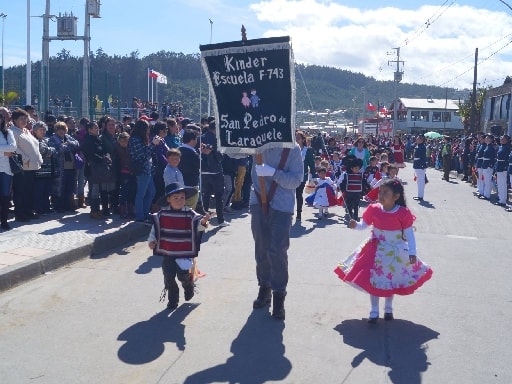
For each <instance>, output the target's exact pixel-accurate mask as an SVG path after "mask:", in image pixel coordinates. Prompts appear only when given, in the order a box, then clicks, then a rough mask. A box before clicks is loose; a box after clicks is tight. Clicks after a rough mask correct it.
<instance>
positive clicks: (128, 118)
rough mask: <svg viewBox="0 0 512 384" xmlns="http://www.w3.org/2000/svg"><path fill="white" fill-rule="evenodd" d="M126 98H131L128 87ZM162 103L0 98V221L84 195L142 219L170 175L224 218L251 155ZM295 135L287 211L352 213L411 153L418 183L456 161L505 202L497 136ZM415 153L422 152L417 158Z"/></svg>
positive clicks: (503, 148)
mask: <svg viewBox="0 0 512 384" xmlns="http://www.w3.org/2000/svg"><path fill="white" fill-rule="evenodd" d="M134 103H140V101H139V100H138V99H137V98H134ZM166 106H167V108H165V109H164V108H163V106H162V108H159V109H158V110H156V108H151V109H152V111H151V110H148V111H147V113H143V112H141V113H140V114H139V115H138V117H137V118H134V117H133V116H132V115H131V114H130V115H124V116H123V117H122V119H121V121H118V120H116V119H115V118H114V117H112V116H110V115H103V116H102V117H101V118H99V119H98V120H97V121H91V120H89V119H88V118H85V117H83V118H81V119H79V120H78V121H76V120H75V119H74V118H73V117H72V116H70V115H65V114H60V115H57V116H56V115H54V114H52V113H51V111H49V112H47V113H46V114H45V116H44V117H43V118H42V119H41V118H40V117H39V116H38V115H37V113H36V111H35V109H34V108H33V107H32V106H30V105H27V106H25V107H24V108H17V109H15V110H13V111H10V110H9V109H7V108H5V107H0V130H1V132H2V134H1V135H0V203H1V204H0V211H1V228H2V229H3V230H8V229H10V225H9V222H8V221H9V220H11V217H10V216H11V215H9V213H10V212H11V211H10V210H11V208H13V212H14V220H16V221H18V222H28V221H29V220H32V219H35V218H38V217H39V216H42V215H48V214H52V213H57V214H58V213H60V214H64V213H72V212H75V211H76V209H77V208H85V207H86V206H89V207H90V217H91V218H93V219H98V220H101V219H104V218H106V217H109V216H111V215H113V214H114V215H120V216H121V217H122V218H123V219H126V220H131V219H133V220H136V221H139V222H143V223H151V222H152V221H151V219H150V213H152V212H156V211H158V210H159V209H160V207H161V206H162V205H165V204H166V203H165V199H164V198H163V197H164V195H165V187H166V186H167V185H169V184H170V183H173V182H180V183H183V184H184V185H186V186H189V187H194V188H195V189H196V190H197V193H195V194H194V195H193V196H191V197H190V198H189V199H187V206H189V207H191V208H192V209H194V210H196V211H198V212H200V213H201V212H202V213H204V212H207V211H209V209H210V206H212V207H214V209H215V213H216V217H217V219H216V220H217V224H218V225H220V226H227V225H229V222H228V221H227V220H226V215H229V214H232V213H233V212H235V211H236V210H241V209H248V207H249V195H250V189H251V185H252V180H251V172H250V169H251V166H252V157H251V156H247V157H244V158H241V159H233V158H231V157H229V156H227V155H226V154H222V153H221V152H219V151H218V150H217V139H216V126H215V121H214V118H213V117H207V118H202V119H201V121H199V122H193V121H191V119H189V118H187V117H185V116H183V113H182V112H183V110H182V107H181V106H178V105H175V106H174V107H173V108H170V107H169V105H167V104H166ZM139 107H140V105H137V110H139ZM142 107H143V106H142ZM142 110H144V109H142ZM296 142H297V144H298V145H299V146H300V148H301V151H302V158H303V161H304V180H303V182H302V184H301V185H300V186H299V187H298V188H297V190H296V203H297V204H296V219H297V220H301V216H302V207H303V206H304V204H305V203H306V204H310V205H312V206H314V207H315V208H318V210H319V212H318V218H322V217H325V216H326V215H328V214H329V211H328V208H329V207H331V206H334V205H343V206H345V209H346V214H347V216H348V218H355V219H357V218H358V217H359V213H358V210H359V203H360V201H367V202H373V201H376V200H377V191H378V187H379V184H380V183H382V180H385V179H387V178H398V177H399V176H398V174H399V169H400V168H401V167H404V166H405V163H406V162H407V161H412V162H413V168H414V169H415V170H416V171H417V172H416V177H418V176H419V175H421V180H417V181H418V186H419V187H420V184H422V188H423V189H424V185H425V183H426V182H428V177H427V175H426V173H425V172H424V170H425V169H426V168H429V167H431V168H435V169H443V171H444V175H443V178H444V179H445V180H449V173H450V171H453V170H455V171H456V172H457V174H460V175H462V180H463V181H466V182H468V183H471V184H472V185H474V186H475V187H477V191H476V192H475V195H476V196H477V197H479V198H480V199H482V200H490V201H493V203H495V204H497V205H500V206H502V207H504V208H505V209H507V210H508V211H511V210H512V209H511V208H510V207H509V206H508V205H507V187H508V185H509V184H510V180H511V179H512V175H511V171H512V157H511V151H510V137H508V136H507V135H504V136H502V137H501V138H495V137H493V136H492V135H485V134H483V133H479V134H475V135H471V136H467V137H464V136H458V137H453V138H452V137H447V136H445V137H442V138H440V139H438V140H431V139H427V138H425V137H423V136H421V137H419V138H414V137H412V136H410V135H402V136H395V137H389V136H372V135H370V136H367V137H351V136H344V137H338V136H333V137H330V136H329V135H328V134H326V133H323V132H318V133H316V132H314V133H312V134H310V133H308V132H302V131H297V132H296ZM423 148H424V149H423ZM417 152H418V153H419V152H424V153H422V155H421V156H422V157H421V158H420V157H418V156H419V155H417V154H416V153H417ZM419 163H421V164H419ZM16 164H18V167H19V166H20V165H21V167H19V168H20V169H19V170H17V169H16ZM418 164H419V165H418ZM421 170H423V173H422V172H421ZM305 190H306V192H308V196H307V198H306V199H304V197H303V195H304V191H305ZM493 190H495V191H496V194H497V201H494V200H495V199H494V198H493V196H491V193H492V191H493ZM423 192H424V190H421V191H420V189H419V190H418V196H416V197H415V200H419V201H422V200H423V197H424V196H423ZM212 200H213V201H212ZM304 200H305V201H304Z"/></svg>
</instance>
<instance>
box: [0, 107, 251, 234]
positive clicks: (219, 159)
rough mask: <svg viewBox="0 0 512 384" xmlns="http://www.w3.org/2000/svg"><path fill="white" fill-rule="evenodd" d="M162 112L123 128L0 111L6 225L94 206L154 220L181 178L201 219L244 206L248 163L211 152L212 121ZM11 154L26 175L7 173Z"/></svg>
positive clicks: (221, 219)
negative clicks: (167, 192) (153, 215)
mask: <svg viewBox="0 0 512 384" xmlns="http://www.w3.org/2000/svg"><path fill="white" fill-rule="evenodd" d="M168 112H169V111H167V112H165V113H164V114H163V115H162V116H163V117H161V115H160V113H159V112H158V111H153V112H151V113H150V114H149V115H146V114H142V115H140V116H139V117H138V118H136V119H134V118H133V117H132V116H131V115H125V116H123V117H122V119H121V121H118V120H116V119H115V118H114V117H112V116H110V115H103V116H102V117H101V118H99V119H98V120H97V121H91V120H89V119H88V118H85V117H83V118H81V119H79V120H78V121H76V120H75V119H74V118H73V117H72V116H66V115H58V116H55V115H53V114H52V113H50V112H49V113H47V114H46V115H45V116H44V118H43V119H39V118H38V116H37V114H36V112H35V110H34V108H32V107H31V106H30V105H27V106H25V107H24V108H17V109H15V110H13V111H9V110H8V109H7V108H5V107H0V130H1V132H2V134H1V135H0V154H1V155H2V156H0V197H1V198H0V202H1V205H0V211H1V217H2V220H1V224H2V229H4V230H9V229H10V225H9V221H10V220H11V216H13V218H12V219H14V220H15V221H17V222H28V221H29V220H33V219H38V218H40V217H41V216H44V215H49V214H61V215H64V214H75V213H77V209H78V208H86V207H87V206H89V207H90V217H91V218H93V219H97V220H104V219H105V218H108V217H109V216H111V215H120V216H121V217H122V218H123V219H125V220H136V221H139V222H142V223H150V222H151V221H150V213H152V212H155V211H157V210H158V209H160V206H161V204H162V199H161V198H162V196H163V195H164V190H165V186H166V185H168V184H169V183H171V182H174V181H176V180H183V181H184V182H185V184H186V185H187V186H192V187H195V188H196V189H197V194H196V195H195V196H193V197H192V198H191V199H190V201H188V205H189V206H190V207H191V208H193V209H196V210H197V211H198V212H204V211H208V210H209V209H210V202H211V201H212V199H213V200H214V203H212V204H211V205H212V207H213V208H214V210H215V211H216V215H217V223H218V224H219V225H220V226H227V225H229V223H228V222H227V221H226V220H225V216H224V213H227V214H231V213H233V212H234V211H235V210H240V209H247V208H248V201H249V193H250V185H251V180H250V172H248V169H249V167H250V166H251V160H250V158H249V157H246V158H242V159H232V158H230V157H228V156H227V155H225V154H221V153H220V152H219V151H218V150H217V142H216V139H215V136H216V127H215V122H214V119H213V118H212V117H210V118H203V119H202V120H201V121H200V122H197V123H195V122H193V121H191V119H188V118H185V117H183V116H172V115H167V113H168ZM9 157H16V158H19V159H20V160H21V162H22V164H23V172H20V173H16V174H13V172H12V171H11V168H10V165H9Z"/></svg>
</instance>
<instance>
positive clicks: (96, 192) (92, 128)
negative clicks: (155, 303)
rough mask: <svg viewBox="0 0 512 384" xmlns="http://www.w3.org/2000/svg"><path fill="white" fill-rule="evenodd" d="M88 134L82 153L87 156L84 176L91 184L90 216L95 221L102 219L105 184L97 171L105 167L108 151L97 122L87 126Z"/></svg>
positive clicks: (83, 143)
mask: <svg viewBox="0 0 512 384" xmlns="http://www.w3.org/2000/svg"><path fill="white" fill-rule="evenodd" d="M86 129H87V134H86V135H85V137H84V140H83V142H82V151H83V153H84V156H85V167H84V168H85V169H84V174H85V177H86V178H87V181H88V183H89V205H90V207H91V213H90V216H91V218H93V219H102V218H103V215H102V214H101V211H100V185H101V183H102V182H103V181H102V180H101V178H100V177H99V174H98V172H97V171H96V170H100V169H101V167H102V166H103V158H104V157H105V155H106V151H105V150H104V148H103V143H102V141H101V139H100V137H99V133H100V128H99V126H98V124H97V123H96V122H95V121H91V122H89V123H87V125H86Z"/></svg>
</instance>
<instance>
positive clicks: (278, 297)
mask: <svg viewBox="0 0 512 384" xmlns="http://www.w3.org/2000/svg"><path fill="white" fill-rule="evenodd" d="M285 295H286V294H283V293H276V292H274V294H273V295H272V317H273V318H274V319H278V320H284V318H285V311H284V298H285Z"/></svg>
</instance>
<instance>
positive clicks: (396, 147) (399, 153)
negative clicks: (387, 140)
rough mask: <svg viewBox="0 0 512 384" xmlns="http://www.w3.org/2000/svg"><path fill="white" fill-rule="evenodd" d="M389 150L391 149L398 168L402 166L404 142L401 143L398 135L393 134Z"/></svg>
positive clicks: (403, 164)
mask: <svg viewBox="0 0 512 384" xmlns="http://www.w3.org/2000/svg"><path fill="white" fill-rule="evenodd" d="M391 150H392V151H393V157H394V159H395V166H396V167H398V168H404V167H405V163H404V144H403V143H402V140H401V139H400V137H398V136H395V137H394V138H393V145H392V146H391Z"/></svg>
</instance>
